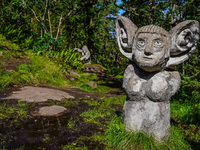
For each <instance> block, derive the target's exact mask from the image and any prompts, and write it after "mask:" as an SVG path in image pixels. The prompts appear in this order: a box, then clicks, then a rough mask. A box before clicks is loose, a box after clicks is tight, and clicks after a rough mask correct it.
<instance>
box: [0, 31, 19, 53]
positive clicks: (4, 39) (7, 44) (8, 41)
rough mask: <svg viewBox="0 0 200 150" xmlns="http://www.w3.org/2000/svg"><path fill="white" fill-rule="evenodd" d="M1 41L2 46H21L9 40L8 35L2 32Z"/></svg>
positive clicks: (14, 47)
mask: <svg viewBox="0 0 200 150" xmlns="http://www.w3.org/2000/svg"><path fill="white" fill-rule="evenodd" d="M0 43H1V46H7V47H10V48H11V49H14V50H17V49H19V46H18V45H17V44H14V43H12V42H11V41H10V40H7V39H6V37H5V36H3V35H2V34H0Z"/></svg>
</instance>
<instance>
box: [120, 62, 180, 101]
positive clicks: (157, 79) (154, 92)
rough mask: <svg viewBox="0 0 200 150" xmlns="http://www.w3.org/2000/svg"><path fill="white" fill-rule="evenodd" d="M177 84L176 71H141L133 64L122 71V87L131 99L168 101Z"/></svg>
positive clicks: (178, 78) (177, 76)
mask: <svg viewBox="0 0 200 150" xmlns="http://www.w3.org/2000/svg"><path fill="white" fill-rule="evenodd" d="M179 86H180V75H179V73H178V72H176V71H161V72H158V73H149V72H144V71H142V70H141V69H140V68H138V67H137V66H136V65H135V64H130V65H129V66H128V67H127V69H126V71H125V73H124V80H123V88H124V89H125V91H126V93H127V96H128V99H129V100H132V101H140V100H144V99H150V100H151V101H156V102H158V101H168V100H170V98H171V96H173V95H174V94H175V93H176V92H177V90H178V89H179Z"/></svg>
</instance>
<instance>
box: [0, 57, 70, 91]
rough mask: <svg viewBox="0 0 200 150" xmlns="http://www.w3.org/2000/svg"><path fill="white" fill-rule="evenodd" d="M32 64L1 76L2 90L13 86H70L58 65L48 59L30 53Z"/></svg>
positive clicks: (22, 65) (0, 85) (2, 73)
mask: <svg viewBox="0 0 200 150" xmlns="http://www.w3.org/2000/svg"><path fill="white" fill-rule="evenodd" d="M29 59H30V64H21V65H19V66H18V67H17V68H18V71H17V72H16V71H14V72H3V71H1V76H0V88H1V89H5V88H6V87H9V86H12V85H20V84H26V85H39V84H48V85H52V86H59V87H61V86H63V87H66V86H68V81H67V80H66V79H65V78H64V77H63V72H62V71H61V70H60V68H59V67H58V65H57V64H56V63H54V62H52V61H51V60H50V59H49V58H47V57H42V56H35V55H33V54H30V53H29Z"/></svg>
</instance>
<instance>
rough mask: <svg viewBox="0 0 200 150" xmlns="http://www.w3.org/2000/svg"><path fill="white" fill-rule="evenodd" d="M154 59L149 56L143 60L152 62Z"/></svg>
mask: <svg viewBox="0 0 200 150" xmlns="http://www.w3.org/2000/svg"><path fill="white" fill-rule="evenodd" d="M152 59H153V58H151V57H147V56H144V57H143V60H144V61H151V60H152Z"/></svg>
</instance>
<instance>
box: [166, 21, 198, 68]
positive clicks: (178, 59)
mask: <svg viewBox="0 0 200 150" xmlns="http://www.w3.org/2000/svg"><path fill="white" fill-rule="evenodd" d="M170 34H171V40H172V41H171V48H170V59H169V61H168V62H167V65H166V67H170V66H175V65H178V64H180V63H182V62H184V61H186V60H187V59H188V58H189V57H190V55H191V54H193V53H194V51H195V49H196V46H197V42H198V40H199V23H198V22H197V21H195V20H188V21H184V22H181V23H179V24H178V25H176V26H175V27H174V28H172V29H171V31H170Z"/></svg>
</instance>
